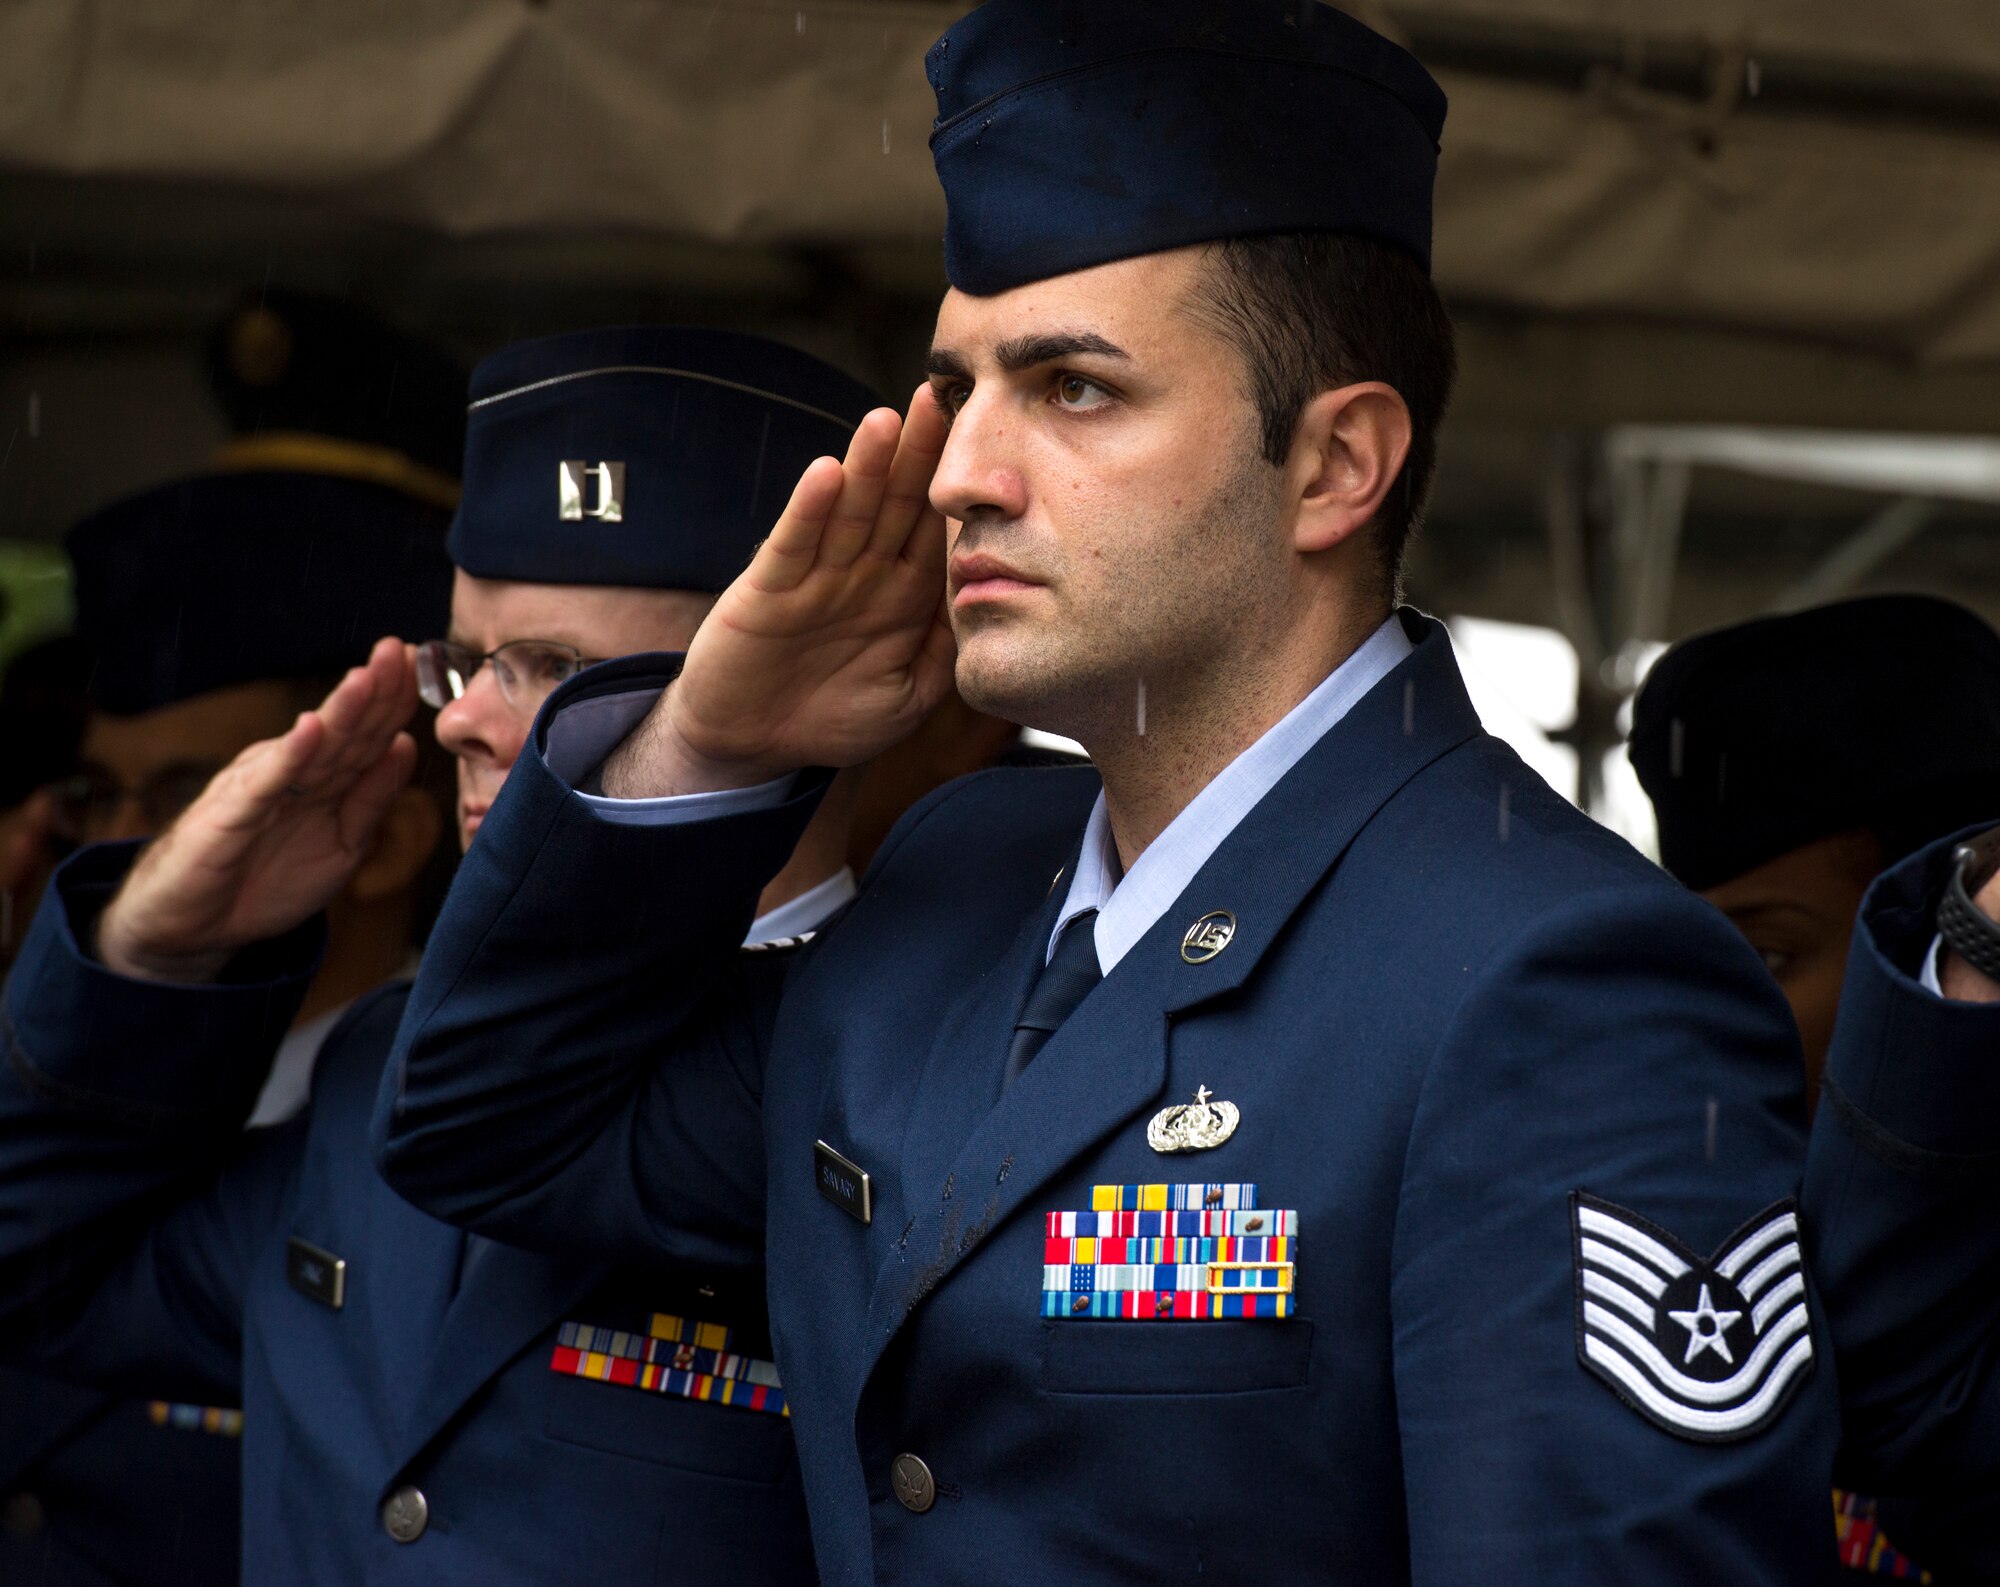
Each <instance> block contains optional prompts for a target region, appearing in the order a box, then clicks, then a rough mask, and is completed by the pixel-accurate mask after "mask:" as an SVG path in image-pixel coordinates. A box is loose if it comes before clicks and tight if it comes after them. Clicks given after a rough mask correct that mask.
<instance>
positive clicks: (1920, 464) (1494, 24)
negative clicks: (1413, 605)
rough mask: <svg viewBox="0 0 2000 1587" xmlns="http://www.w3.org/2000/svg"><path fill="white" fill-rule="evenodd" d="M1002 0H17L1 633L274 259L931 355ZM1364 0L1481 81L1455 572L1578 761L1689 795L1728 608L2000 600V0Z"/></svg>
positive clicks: (1528, 734) (525, 299) (493, 328)
mask: <svg viewBox="0 0 2000 1587" xmlns="http://www.w3.org/2000/svg"><path fill="white" fill-rule="evenodd" d="M963 9H965V7H964V6H962V5H950V4H938V3H935V0H808V3H793V0H786V3H777V0H403V3H397V4H375V5H347V6H333V5H307V6H277V5H271V4H268V3H266V0H114V3H111V4H102V5H88V6H86V5H80V4H77V3H76V0H11V3H10V4H9V5H7V6H6V7H5V8H4V9H0V542H5V543H4V544H0V580H4V585H5V594H6V599H7V603H8V604H7V608H6V611H5V612H4V614H0V621H4V626H0V648H4V649H6V650H8V651H10V652H11V650H12V649H14V648H17V647H18V646H19V645H20V644H22V643H24V642H26V641H27V640H28V639H30V638H32V637H33V635H34V634H35V633H36V632H39V631H41V630H42V629H44V628H46V627H47V626H48V625H50V624H51V623H54V622H57V621H59V613H60V606H61V603H60V582H59V579H58V580H56V582H55V583H54V584H51V579H52V578H53V577H54V573H55V569H56V567H57V565H58V564H57V562H56V560H55V559H53V557H52V555H51V551H52V548H53V545H54V542H55V540H56V538H57V537H58V536H59V535H60V533H61V531H62V530H63V529H64V528H65V527H66V526H67V525H68V524H69V523H70V522H72V521H73V520H74V519H75V518H77V517H78V516H80V515H81V514H82V513H84V512H85V511H87V510H89V509H91V508H93V507H95V506H97V505H99V504H101V503H102V502H104V501H106V500H108V499H110V498H112V497H114V496H116V495H119V494H122V493H124V492H126V491H129V490H132V489H135V488H138V487H142V486H145V485H149V484H153V483H156V482H158V481H160V480H162V479H164V478H167V477H170V476H172V475H175V474H178V473H183V472H186V471H188V470H191V469H194V468H198V467H201V466H204V464H205V463H206V462H207V461H208V460H209V458H210V457H211V456H212V455H213V454H214V452H215V449H216V448H217V446H218V445H219V444H221V443H222V442H223V441H224V440H225V439H226V438H227V437H228V436H229V434H230V433H231V424H230V420H229V418H228V417H227V416H226V415H225V414H224V412H223V411H222V408H221V406H220V404H219V403H218V402H217V400H216V398H215V396H214V394H213V392H212V389H211V385H210V382H209V380H208V378H207V373H206V364H205V360H206V359H207V357H208V350H207V346H206V337H207V335H208V333H209V330H210V328H211V327H212V326H213V325H214V323H215V322H216V321H217V319H218V318H219V317H220V316H221V315H223V314H224V313H225V311H226V310H227V309H228V308H229V307H230V305H231V304H233V303H235V302H237V301H238V300H239V298H240V297H241V295H242V294H243V293H245V292H246V291H247V292H249V293H250V294H252V296H253V297H254V296H256V295H257V294H260V293H266V292H275V291H278V290H280V289H287V288H293V289H303V290H306V291H310V292H318V293H326V294H334V295H338V296H343V297H347V298H350V299H352V300H354V301H356V302H358V303H359V304H361V305H363V306H365V307H367V308H369V309H371V310H373V311H375V312H376V313H378V314H380V315H382V316H383V317H385V318H386V319H388V320H390V321H392V322H395V323H398V324H401V325H403V326H405V327H407V328H409V329H411V330H415V331H420V332H423V333H425V334H428V335H431V336H434V337H436V338H438V339H440V340H442V341H443V342H445V343H446V344H448V345H450V346H451V347H452V348H453V349H454V350H455V351H457V352H458V353H460V354H461V355H463V356H464V357H466V358H467V359H471V358H474V357H477V356H479V355H482V354H484V353H486V352H488V351H490V350H491V349H493V348H494V347H496V346H498V345H500V344H502V343H504V342H506V341H509V340H513V339H516V338H519V337H522V336H527V335H532V334H537V333H540V332H545V331H554V330H560V329H566V328H572V327H578V326H584V325H590V324H603V323H611V322H621V321H634V320H682V321H695V322H708V323H715V324H721V325H733V326H741V327H746V328H753V329H756V330H760V331H763V332H765V333H768V334H773V335H778V336H782V337H787V338H789V339H793V340H795V341H797V342H799V343H800V344H801V345H803V346H806V347H808V348H810V349H812V350H813V351H815V352H818V353H821V354H823V355H824V356H827V357H830V358H833V359H835V360H836V361H838V362H841V363H844V364H846V365H848V366H850V367H851V368H853V370H854V371H855V372H856V373H857V374H859V375H861V376H863V377H864V378H867V379H870V380H872V381H874V382H876V383H877V384H879V385H882V386H884V387H886V388H887V389H890V390H907V389H909V388H910V387H911V386H912V385H914V383H915V381H916V379H917V374H918V367H919V355H920V353H921V350H922V348H923V345H924V342H925V339H926V337H927V335H928V331H929V327H930V323H931V317H932V313H933V310H934V308H935V305H936V300H937V297H938V295H939V293H940V291H941V290H942V286H943V279H942V273H941V269H940V264H939V252H938V238H939V235H940V232H941V229H942V218H943V206H942V200H941V197H940V195H939V193H938V190H937V186H936V182H935V180H934V179H933V177H932V173H931V168H930V163H929V159H928V155H927V151H926V148H925V139H926V136H927V133H928V130H929V123H930V117H931V101H930V95H929V91H928V88H927V86H926V84H925V82H924V77H923V69H922V56H923V51H924V49H925V48H926V46H927V45H928V44H929V43H930V42H931V41H932V40H933V39H934V38H935V37H936V35H937V34H938V33H939V32H940V31H941V30H942V29H943V27H944V26H945V25H946V23H947V22H948V21H949V20H950V19H951V18H952V17H953V16H955V15H957V14H958V13H959V12H960V11H962V10H963ZM1351 9H1354V10H1356V11H1357V12H1358V13H1359V14H1361V15H1363V16H1364V17H1365V18H1366V19H1367V20H1368V21H1370V22H1371V23H1373V24H1374V25H1376V26H1378V27H1382V28H1384V29H1385V30H1386V31H1389V32H1391V33H1393V34H1395V35H1397V36H1399V37H1401V38H1402V39H1403V40H1404V41H1406V42H1407V43H1409V44H1410V45H1411V46H1412V47H1413V48H1414V49H1415V50H1416V52H1417V53H1418V54H1419V55H1420V56H1421V57H1422V58H1423V59H1424V61H1425V62H1426V64H1428V65H1429V66H1430V67H1431V68H1432V69H1433V70H1434V71H1435V72H1436V73H1437V75H1438V76H1439V78H1440V79H1441V81H1442V82H1443V83H1444V85H1445V87H1446V89H1447V91H1448V92H1449V93H1450V95H1451V99H1452V113H1451V120H1450V123H1449V126H1448V128H1447V132H1446V138H1445V148H1444V159H1443V164H1442V168H1441V172H1440V186H1439V205H1438V223H1437V235H1438V252H1437V274H1438V279H1439V282H1440V285H1441V286H1442V288H1443V289H1444V292H1445V294H1446V297H1447V299H1448V300H1449V302H1450V303H1451V305H1452V308H1453V310H1454V313H1455V315H1456V317H1457V320H1458V325H1459V331H1460V336H1461V345H1462V357H1463V378H1462V383H1461V387H1460V393H1459V398H1458V402H1457V405H1456V408H1455V410H1454V412H1453V415H1452V418H1451V420H1450V423H1449V425H1448V427H1447V430H1446V434H1445V438H1444V443H1443V455H1442V467H1441V474H1440V484H1439V488H1438V492H1437V497H1436V501H1435V505H1434V508H1433V511H1432V513H1431V515H1430V521H1429V526H1428V528H1427V530H1426V532H1425V534H1424V536H1423V538H1422V540H1421V541H1420V543H1419V546H1418V550H1417V554H1416V558H1415V562H1414V566H1413V570H1412V578H1411V588H1410V594H1411V598H1412V599H1413V600H1414V601H1416V602H1417V603H1418V604H1420V605H1422V606H1424V607H1426V608H1428V609H1430V610H1432V611H1436V612H1439V613H1441V614H1449V615H1451V616H1453V617H1454V618H1455V619H1458V621H1457V622H1456V623H1455V633H1456V635H1457V638H1458V640H1459V643H1460V646H1461V649H1462V651H1463V653H1464V656H1465V659H1466V661H1467V663H1468V671H1469V672H1470V673H1471V674H1472V675H1473V678H1474V681H1475V686H1476V687H1477V688H1479V689H1480V690H1482V691H1483V696H1484V697H1483V698H1482V701H1481V703H1482V706H1483V707H1484V708H1485V710H1486V711H1487V713H1488V715H1489V720H1490V721H1491V722H1492V725H1494V726H1495V727H1496V729H1498V730H1501V731H1503V732H1505V733H1507V734H1508V735H1509V736H1510V737H1512V738H1514V739H1515V740H1516V742H1517V743H1519V744H1520V745H1521V746H1522V747H1523V749H1524V751H1525V752H1527V753H1529V755H1530V758H1531V760H1533V761H1534V763H1535V764H1536V765H1537V766H1538V768H1540V769H1542V770H1543V771H1544V773H1545V774H1546V775H1548V776H1549V777H1550V778H1551V780H1552V781H1553V782H1555V784H1556V786H1558V787H1559V788H1563V789H1564V790H1565V791H1567V792H1571V793H1572V794H1574V795H1575V796H1576V797H1578V798H1579V799H1581V800H1582V801H1583V802H1584V803H1585V804H1586V805H1587V806H1589V807H1590V808H1591V809H1593V811H1595V812H1596V813H1599V814H1600V815H1603V816H1605V817H1606V818H1608V819H1611V820H1613V821H1614V822H1615V823H1616V824H1618V825H1620V826H1621V827H1623V828H1624V829H1625V830H1627V831H1628V832H1632V833H1633V834H1634V835H1636V836H1639V837H1640V838H1641V839H1642V841H1643V839H1644V836H1645V834H1644V830H1643V828H1644V821H1643V818H1642V817H1641V816H1639V814H1638V813H1637V812H1638V810H1639V809H1642V808H1643V802H1642V801H1640V800H1639V799H1638V797H1637V792H1636V788H1634V787H1632V786H1630V785H1629V783H1628V782H1627V781H1626V780H1625V774H1624V773H1623V768H1622V759H1621V758H1620V757H1619V756H1618V754H1617V751H1618V745H1619V740H1620V734H1621V728H1622V715H1621V713H1622V712H1623V710H1624V708H1625V705H1626V702H1627V701H1628V699H1629V696H1630V693H1631V690H1632V689H1633V687H1634V686H1635V685H1636V682H1637V681H1638V678H1639V676H1640V674H1641V672H1642V670H1643V667H1644V665H1645V664H1646V662H1647V661H1648V660H1649V659H1650V657H1651V656H1653V655H1655V654H1657V652H1658V649H1659V648H1660V646H1661V645H1662V644H1663V643H1665V642H1667V641H1670V640H1672V639H1675V638H1678V637H1681V636H1683V635H1685V634H1688V633H1691V632H1694V631H1697V630H1699V629H1702V628H1706V627H1710V626H1713V625H1715V624H1718V623H1723V622H1729V621H1734V620H1737V619H1740V618H1744V617H1748V616H1751V615H1754V614H1756V613H1758V612H1762V611H1767V610H1772V609H1777V608H1783V607H1788V606H1796V605H1803V604H1809V603H1811V602H1814V601H1819V600H1824V599H1831V598H1835V597H1838V596H1841V595H1845V594H1850V593H1858V592H1862V591H1870V590H1891V589H1894V590H1918V591H1928V592H1932V593H1937V594H1942V595H1947V596H1950V597H1952V598H1954V599H1957V600H1960V601H1963V602H1965V603H1966V604H1968V605H1971V606H1973V607H1974V608H1976V609H1977V610H1979V611H1980V612H1981V613H1982V614H1983V615H1985V616H1986V617H1987V618H1988V619H1990V620H1994V621H2000V27H1995V26H1994V21H1993V14H1992V9H1991V0H1923V3H1922V4H1920V5H1900V6H1885V5H1882V4H1880V3H1879V0H1679V3H1677V4H1674V5H1672V6H1661V5H1658V4H1648V3H1642V0H1356V3H1354V4H1352V6H1351ZM241 422H242V421H241V417H240V415H239V427H240V424H241ZM252 423H253V425H254V419H253V421H252ZM1944 686H1947V687H1948V686H1949V685H1948V680H1947V681H1946V682H1945V684H1944Z"/></svg>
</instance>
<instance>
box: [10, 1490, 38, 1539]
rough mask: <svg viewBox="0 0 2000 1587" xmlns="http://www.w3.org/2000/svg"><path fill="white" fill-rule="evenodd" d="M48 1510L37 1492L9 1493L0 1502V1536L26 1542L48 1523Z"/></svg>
mask: <svg viewBox="0 0 2000 1587" xmlns="http://www.w3.org/2000/svg"><path fill="white" fill-rule="evenodd" d="M48 1520H49V1512H48V1509H47V1507H46V1506H44V1505H43V1503H42V1501H41V1496H40V1495H39V1494H33V1493H10V1494H8V1495H7V1498H6V1501H5V1502H4V1503H0V1536H4V1537H11V1538H13V1539H15V1540H16V1541H18V1542H26V1541H27V1540H28V1539H29V1538H31V1537H35V1536H37V1535H38V1534H39V1533H40V1532H41V1530H42V1528H43V1527H44V1526H46V1525H48Z"/></svg>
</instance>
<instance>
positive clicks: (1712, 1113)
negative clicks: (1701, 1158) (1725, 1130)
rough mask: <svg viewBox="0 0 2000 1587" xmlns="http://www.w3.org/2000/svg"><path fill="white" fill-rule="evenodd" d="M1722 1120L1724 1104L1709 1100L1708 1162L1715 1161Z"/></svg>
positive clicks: (1711, 1098)
mask: <svg viewBox="0 0 2000 1587" xmlns="http://www.w3.org/2000/svg"><path fill="white" fill-rule="evenodd" d="M1721 1119H1722V1104H1721V1103H1720V1102H1718V1101H1717V1100H1716V1099H1715V1098H1714V1097H1710V1098H1709V1099H1708V1160H1709V1161H1710V1162H1711V1163H1712V1162H1714V1161H1715V1137H1716V1131H1717V1127H1718V1126H1719V1124H1720V1123H1721Z"/></svg>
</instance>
